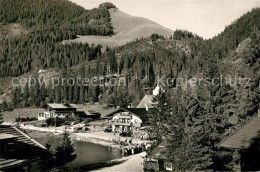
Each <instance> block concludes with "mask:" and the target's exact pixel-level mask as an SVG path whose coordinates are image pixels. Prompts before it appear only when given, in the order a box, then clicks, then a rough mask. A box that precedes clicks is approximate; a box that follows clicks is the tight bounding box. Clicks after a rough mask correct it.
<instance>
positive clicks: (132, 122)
mask: <svg viewBox="0 0 260 172" xmlns="http://www.w3.org/2000/svg"><path fill="white" fill-rule="evenodd" d="M141 125H142V119H141V118H140V117H138V116H137V115H135V114H133V113H131V112H128V111H125V112H118V113H116V114H114V115H113V118H112V131H113V132H130V131H132V129H134V128H140V127H141Z"/></svg>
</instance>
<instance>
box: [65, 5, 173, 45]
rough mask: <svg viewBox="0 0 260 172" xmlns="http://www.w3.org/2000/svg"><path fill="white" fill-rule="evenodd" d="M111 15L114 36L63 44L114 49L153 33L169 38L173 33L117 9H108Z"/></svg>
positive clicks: (78, 39)
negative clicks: (91, 45)
mask: <svg viewBox="0 0 260 172" xmlns="http://www.w3.org/2000/svg"><path fill="white" fill-rule="evenodd" d="M109 12H110V15H111V22H112V26H113V28H114V29H115V32H116V35H114V36H111V37H110V36H79V38H77V39H74V40H66V41H64V42H66V43H68V42H82V43H86V42H87V43H90V44H91V43H94V44H101V45H103V47H106V46H107V45H108V46H109V47H115V46H120V45H124V44H126V43H127V42H131V41H133V40H135V39H137V38H141V37H148V36H150V35H151V34H153V33H158V34H161V35H164V36H170V35H171V34H172V33H173V31H172V30H170V29H167V28H165V27H163V26H161V25H159V24H157V23H155V22H153V21H151V20H148V19H145V18H141V17H134V16H131V15H128V14H126V13H123V12H121V11H120V10H118V9H109Z"/></svg>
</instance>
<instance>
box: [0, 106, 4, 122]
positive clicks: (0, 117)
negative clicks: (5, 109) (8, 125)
mask: <svg viewBox="0 0 260 172" xmlns="http://www.w3.org/2000/svg"><path fill="white" fill-rule="evenodd" d="M3 122H4V116H3V114H2V108H1V106H0V124H2V123H3Z"/></svg>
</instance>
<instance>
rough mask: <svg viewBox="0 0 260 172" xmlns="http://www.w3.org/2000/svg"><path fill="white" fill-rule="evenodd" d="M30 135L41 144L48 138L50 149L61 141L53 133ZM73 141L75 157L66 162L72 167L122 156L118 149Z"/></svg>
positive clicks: (53, 148)
mask: <svg viewBox="0 0 260 172" xmlns="http://www.w3.org/2000/svg"><path fill="white" fill-rule="evenodd" d="M32 137H33V138H34V139H35V140H36V141H38V142H39V143H41V144H42V145H45V142H46V141H47V140H50V141H51V144H52V148H51V149H52V150H53V151H54V150H55V147H56V146H57V145H58V144H59V143H60V141H61V137H60V136H56V135H53V134H43V135H42V134H39V135H37V136H33V135H32ZM73 143H74V145H75V147H76V154H77V158H76V159H75V160H74V161H72V162H70V163H68V164H66V166H67V167H70V168H72V169H75V168H78V167H80V166H86V165H89V164H94V163H99V162H102V161H110V160H113V159H118V158H121V157H122V152H121V150H120V149H116V148H111V147H108V146H103V145H99V144H94V143H90V142H83V141H77V140H73ZM34 168H35V167H34Z"/></svg>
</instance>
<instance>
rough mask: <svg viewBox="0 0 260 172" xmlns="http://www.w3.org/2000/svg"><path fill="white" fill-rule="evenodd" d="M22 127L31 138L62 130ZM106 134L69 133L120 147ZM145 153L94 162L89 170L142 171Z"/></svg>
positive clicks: (72, 135)
mask: <svg viewBox="0 0 260 172" xmlns="http://www.w3.org/2000/svg"><path fill="white" fill-rule="evenodd" d="M22 128H23V129H25V130H26V131H27V132H28V134H29V135H30V136H31V137H32V138H39V137H43V138H46V140H47V138H48V137H49V136H51V135H59V134H61V133H62V132H60V130H59V132H56V133H55V132H48V131H53V130H52V129H49V130H46V128H42V129H40V130H39V127H33V126H25V127H22ZM28 128H30V129H28ZM36 129H37V130H36ZM107 134H108V133H104V132H103V133H102V132H93V133H71V137H72V139H75V140H78V141H85V142H91V143H95V144H100V145H103V146H110V147H113V148H118V149H120V148H121V146H120V145H115V144H113V143H112V141H109V139H112V138H109V136H110V135H107ZM115 137H116V136H115ZM102 138H103V139H102ZM136 143H139V142H138V141H137V140H136ZM145 155H146V152H142V153H139V154H135V155H130V156H126V157H122V158H119V159H115V160H111V161H109V162H106V163H105V162H100V164H102V165H101V166H100V165H99V164H96V165H95V164H94V167H93V169H91V170H90V171H95V172H104V171H105V172H106V171H107V172H121V171H125V172H132V171H135V172H142V171H143V166H142V162H143V157H144V156H145ZM107 164H108V165H107ZM102 166H103V167H102ZM88 168H89V167H88Z"/></svg>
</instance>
